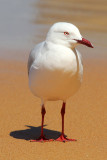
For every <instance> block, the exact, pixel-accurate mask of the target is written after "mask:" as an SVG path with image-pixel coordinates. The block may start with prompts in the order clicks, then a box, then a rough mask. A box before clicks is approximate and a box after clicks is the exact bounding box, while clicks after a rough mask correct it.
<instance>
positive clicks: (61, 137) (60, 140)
mask: <svg viewBox="0 0 107 160" xmlns="http://www.w3.org/2000/svg"><path fill="white" fill-rule="evenodd" d="M55 141H59V142H69V141H77V140H76V139H69V138H66V137H65V136H64V135H62V134H61V135H60V137H58V138H57V139H56V140H55Z"/></svg>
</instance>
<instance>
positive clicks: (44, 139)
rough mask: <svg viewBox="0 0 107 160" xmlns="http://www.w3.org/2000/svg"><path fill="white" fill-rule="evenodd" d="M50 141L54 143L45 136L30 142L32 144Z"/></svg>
mask: <svg viewBox="0 0 107 160" xmlns="http://www.w3.org/2000/svg"><path fill="white" fill-rule="evenodd" d="M50 141H53V139H47V138H45V136H44V135H43V136H40V137H39V138H38V139H34V140H33V139H32V140H30V142H50Z"/></svg>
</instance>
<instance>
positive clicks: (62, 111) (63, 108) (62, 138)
mask: <svg viewBox="0 0 107 160" xmlns="http://www.w3.org/2000/svg"><path fill="white" fill-rule="evenodd" d="M65 105H66V103H65V102H63V105H62V109H61V116H62V133H61V135H60V137H59V138H57V139H56V141H60V142H68V141H76V140H75V139H68V138H66V137H65V135H64V114H65Z"/></svg>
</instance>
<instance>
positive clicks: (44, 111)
mask: <svg viewBox="0 0 107 160" xmlns="http://www.w3.org/2000/svg"><path fill="white" fill-rule="evenodd" d="M41 114H42V124H41V135H40V137H39V138H38V139H36V140H31V142H47V141H53V140H52V139H47V138H45V135H44V134H43V124H44V116H45V114H46V110H45V107H44V105H42V110H41Z"/></svg>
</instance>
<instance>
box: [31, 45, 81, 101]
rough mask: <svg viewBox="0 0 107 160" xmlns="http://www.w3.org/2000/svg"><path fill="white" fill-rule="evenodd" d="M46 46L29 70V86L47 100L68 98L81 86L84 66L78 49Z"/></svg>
mask: <svg viewBox="0 0 107 160" xmlns="http://www.w3.org/2000/svg"><path fill="white" fill-rule="evenodd" d="M52 47H53V46H51V50H50V49H49V48H48V46H45V50H44V52H41V53H40V54H39V56H38V58H36V59H35V61H34V62H33V64H32V66H31V67H30V72H29V86H30V89H31V91H32V92H33V94H34V95H35V96H38V97H40V98H42V99H45V100H66V99H67V98H69V97H70V96H72V95H73V94H74V93H75V92H76V91H77V90H78V88H79V87H80V84H81V81H82V74H83V66H82V62H81V57H80V54H79V52H78V51H76V50H71V49H68V48H65V47H64V48H63V49H62V47H61V50H60V47H55V46H54V47H53V48H52Z"/></svg>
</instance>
